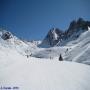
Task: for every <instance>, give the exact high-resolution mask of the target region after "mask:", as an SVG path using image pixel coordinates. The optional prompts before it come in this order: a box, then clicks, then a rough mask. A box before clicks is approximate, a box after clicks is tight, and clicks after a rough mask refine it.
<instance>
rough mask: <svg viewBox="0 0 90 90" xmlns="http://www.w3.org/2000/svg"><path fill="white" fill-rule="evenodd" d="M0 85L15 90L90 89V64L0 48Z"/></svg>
mask: <svg viewBox="0 0 90 90" xmlns="http://www.w3.org/2000/svg"><path fill="white" fill-rule="evenodd" d="M0 86H2V87H13V86H16V87H18V89H17V90H90V66H88V65H84V64H79V63H75V62H69V61H68V62H67V61H61V62H60V61H58V59H55V60H50V59H40V58H34V57H30V58H26V57H25V56H22V55H21V54H19V53H18V52H17V51H15V50H12V49H11V50H10V49H7V48H3V47H2V46H1V47H0Z"/></svg>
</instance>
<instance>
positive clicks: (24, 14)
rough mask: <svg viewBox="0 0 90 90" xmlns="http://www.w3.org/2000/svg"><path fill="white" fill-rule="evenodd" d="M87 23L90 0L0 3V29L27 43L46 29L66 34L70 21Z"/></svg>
mask: <svg viewBox="0 0 90 90" xmlns="http://www.w3.org/2000/svg"><path fill="white" fill-rule="evenodd" d="M79 17H82V18H84V19H85V20H90V0H0V26H1V27H2V26H3V27H6V28H8V29H9V31H11V32H13V33H14V34H15V35H16V36H18V37H21V38H25V39H28V40H33V39H34V40H42V39H43V38H44V37H45V35H46V34H47V32H48V31H49V29H50V28H52V27H58V28H60V29H61V30H66V29H67V28H68V26H69V24H70V22H71V21H72V20H73V19H78V18H79Z"/></svg>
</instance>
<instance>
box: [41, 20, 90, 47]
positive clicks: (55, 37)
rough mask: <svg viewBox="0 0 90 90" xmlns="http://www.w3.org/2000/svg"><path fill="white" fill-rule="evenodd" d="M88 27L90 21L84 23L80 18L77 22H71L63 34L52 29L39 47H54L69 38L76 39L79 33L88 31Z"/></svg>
mask: <svg viewBox="0 0 90 90" xmlns="http://www.w3.org/2000/svg"><path fill="white" fill-rule="evenodd" d="M88 26H89V27H90V21H85V20H83V19H82V18H79V19H78V20H77V21H76V20H73V21H72V22H71V23H70V26H69V28H68V29H67V30H66V31H65V32H63V31H61V30H60V29H58V28H52V29H51V30H50V31H49V32H48V34H47V35H46V37H45V38H44V40H43V41H42V43H41V44H40V46H43V47H44V46H45V47H48V46H55V45H56V44H57V43H58V42H59V43H61V42H62V41H64V40H67V39H69V38H72V39H76V38H78V37H79V35H80V34H81V33H83V32H85V31H87V30H88Z"/></svg>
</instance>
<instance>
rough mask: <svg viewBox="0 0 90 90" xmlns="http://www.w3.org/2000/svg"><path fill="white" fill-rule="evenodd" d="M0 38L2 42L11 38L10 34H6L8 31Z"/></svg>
mask: <svg viewBox="0 0 90 90" xmlns="http://www.w3.org/2000/svg"><path fill="white" fill-rule="evenodd" d="M1 38H2V39H3V40H7V39H10V38H12V34H11V33H10V32H8V31H7V32H3V34H2V36H1Z"/></svg>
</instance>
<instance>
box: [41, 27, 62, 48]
mask: <svg viewBox="0 0 90 90" xmlns="http://www.w3.org/2000/svg"><path fill="white" fill-rule="evenodd" d="M62 38H63V32H62V31H61V30H59V29H58V28H52V29H51V30H50V31H49V32H48V34H47V35H46V37H45V38H44V40H43V41H42V43H41V44H42V46H44V45H45V46H46V47H48V46H54V45H56V44H57V43H58V41H60V40H62Z"/></svg>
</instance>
